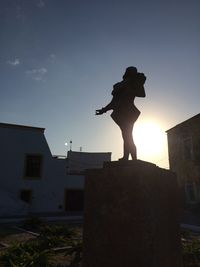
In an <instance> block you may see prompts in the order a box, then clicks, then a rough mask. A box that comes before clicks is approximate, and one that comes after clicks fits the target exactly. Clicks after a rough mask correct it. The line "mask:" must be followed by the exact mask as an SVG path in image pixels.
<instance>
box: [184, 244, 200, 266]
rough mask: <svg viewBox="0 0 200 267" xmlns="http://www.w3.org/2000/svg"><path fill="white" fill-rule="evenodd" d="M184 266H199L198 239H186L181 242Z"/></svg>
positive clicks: (199, 246) (199, 249)
mask: <svg viewBox="0 0 200 267" xmlns="http://www.w3.org/2000/svg"><path fill="white" fill-rule="evenodd" d="M182 253H183V262H184V266H185V267H187V266H190V267H200V240H199V239H196V240H192V241H186V242H183V243H182Z"/></svg>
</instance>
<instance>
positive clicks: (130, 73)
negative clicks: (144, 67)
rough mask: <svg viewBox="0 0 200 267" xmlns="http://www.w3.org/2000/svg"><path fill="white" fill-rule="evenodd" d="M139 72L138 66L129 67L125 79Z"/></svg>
mask: <svg viewBox="0 0 200 267" xmlns="http://www.w3.org/2000/svg"><path fill="white" fill-rule="evenodd" d="M136 74H137V68H136V67H128V68H127V69H126V71H125V73H124V75H123V79H128V78H131V77H133V76H135V75H136Z"/></svg>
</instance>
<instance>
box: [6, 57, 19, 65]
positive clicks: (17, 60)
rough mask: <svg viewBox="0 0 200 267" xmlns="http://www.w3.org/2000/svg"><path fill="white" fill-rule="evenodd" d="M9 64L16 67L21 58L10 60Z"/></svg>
mask: <svg viewBox="0 0 200 267" xmlns="http://www.w3.org/2000/svg"><path fill="white" fill-rule="evenodd" d="M7 64H9V65H11V66H13V67H16V66H18V65H20V64H21V62H20V60H19V58H15V59H13V60H8V61H7Z"/></svg>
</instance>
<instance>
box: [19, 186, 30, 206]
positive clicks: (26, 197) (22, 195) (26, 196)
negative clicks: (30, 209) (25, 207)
mask: <svg viewBox="0 0 200 267" xmlns="http://www.w3.org/2000/svg"><path fill="white" fill-rule="evenodd" d="M20 199H21V200H23V201H24V202H26V203H29V204H30V203H31V199H32V191H31V190H29V189H24V190H21V192H20Z"/></svg>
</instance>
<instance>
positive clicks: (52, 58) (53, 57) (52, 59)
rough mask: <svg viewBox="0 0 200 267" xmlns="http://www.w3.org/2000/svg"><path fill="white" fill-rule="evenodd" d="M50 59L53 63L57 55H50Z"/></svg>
mask: <svg viewBox="0 0 200 267" xmlns="http://www.w3.org/2000/svg"><path fill="white" fill-rule="evenodd" d="M49 58H50V61H51V62H52V63H53V62H55V60H56V55H55V54H50V55H49Z"/></svg>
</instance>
